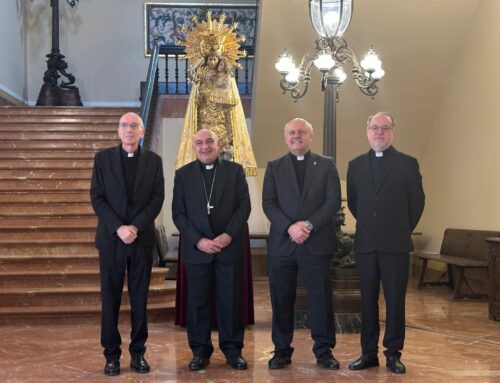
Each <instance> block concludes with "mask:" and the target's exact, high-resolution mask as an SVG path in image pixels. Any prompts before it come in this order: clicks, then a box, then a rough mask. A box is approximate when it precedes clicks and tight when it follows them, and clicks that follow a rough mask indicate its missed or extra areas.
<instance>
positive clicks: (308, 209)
mask: <svg viewBox="0 0 500 383" xmlns="http://www.w3.org/2000/svg"><path fill="white" fill-rule="evenodd" d="M284 139H285V143H286V145H287V146H288V149H289V152H288V153H287V154H285V155H284V156H282V157H280V158H278V159H276V160H273V161H269V163H268V164H267V169H266V174H265V176H264V186H263V188H262V207H263V208H264V213H265V214H266V216H267V218H268V219H269V221H271V230H270V231H269V239H268V241H267V243H268V246H267V247H268V270H269V290H270V294H271V304H272V308H273V323H272V340H273V343H274V356H273V357H272V358H271V359H270V360H269V361H268V366H269V368H270V369H281V368H284V367H286V366H287V365H289V364H290V363H291V362H292V353H293V351H294V348H293V347H292V346H291V343H292V339H293V322H294V312H293V306H294V304H295V297H296V290H297V273H299V274H300V275H301V277H302V278H303V280H304V283H305V285H306V290H307V300H308V302H309V309H310V314H311V337H312V338H313V340H314V346H313V353H314V356H315V357H316V362H317V364H318V365H319V366H321V367H324V368H327V369H329V370H337V369H338V368H339V362H338V361H337V359H335V358H334V356H333V354H332V349H333V348H334V347H335V329H334V316H333V307H332V291H331V286H330V260H331V258H332V256H333V253H334V252H335V248H336V241H335V226H334V222H333V221H334V217H335V214H336V212H337V211H338V210H339V209H340V203H341V196H340V181H339V176H338V173H337V169H336V168H335V164H334V162H333V159H332V158H330V157H325V156H321V155H318V154H315V153H312V152H311V150H310V146H311V143H312V139H313V128H312V126H311V124H310V123H309V122H307V121H306V120H304V119H302V118H295V119H293V120H291V121H290V122H288V124H286V126H285V130H284Z"/></svg>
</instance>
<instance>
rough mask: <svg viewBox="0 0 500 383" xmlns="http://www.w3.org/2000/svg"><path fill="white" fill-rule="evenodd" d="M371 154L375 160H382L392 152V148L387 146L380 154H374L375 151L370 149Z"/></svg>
mask: <svg viewBox="0 0 500 383" xmlns="http://www.w3.org/2000/svg"><path fill="white" fill-rule="evenodd" d="M372 152H373V156H374V157H375V158H383V157H384V156H387V155H389V154H390V153H391V152H392V146H389V147H388V148H387V149H385V150H383V151H381V152H376V151H375V150H373V149H372Z"/></svg>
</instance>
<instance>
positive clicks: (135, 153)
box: [120, 146, 141, 158]
mask: <svg viewBox="0 0 500 383" xmlns="http://www.w3.org/2000/svg"><path fill="white" fill-rule="evenodd" d="M140 148H141V147H140V146H139V147H138V148H137V150H136V151H135V152H132V153H129V152H127V151H126V150H125V149H123V146H120V149H121V151H122V154H123V156H124V157H127V158H134V157H135V156H137V155H138V154H139V150H140Z"/></svg>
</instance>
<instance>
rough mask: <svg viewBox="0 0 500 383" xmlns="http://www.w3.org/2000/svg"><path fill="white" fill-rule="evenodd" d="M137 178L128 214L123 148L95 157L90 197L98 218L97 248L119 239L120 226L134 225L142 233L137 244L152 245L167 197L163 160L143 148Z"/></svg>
mask: <svg viewBox="0 0 500 383" xmlns="http://www.w3.org/2000/svg"><path fill="white" fill-rule="evenodd" d="M140 151H141V152H140V155H139V163H138V165H137V174H136V177H135V187H134V201H133V204H132V206H131V210H132V211H130V212H129V214H128V215H129V217H132V218H131V220H130V222H126V221H125V217H126V214H127V191H126V187H125V178H124V175H123V166H122V161H121V157H120V156H121V155H122V154H121V149H120V146H116V147H113V148H109V149H106V150H103V151H101V152H99V153H97V154H96V156H95V161H94V169H93V172H92V182H91V186H90V198H91V202H92V207H93V208H94V211H95V213H96V215H97V218H98V224H97V231H96V237H95V240H96V246H97V247H98V248H101V247H104V246H107V245H109V244H111V243H112V242H113V241H115V240H116V238H117V235H116V230H117V229H118V228H119V227H120V226H121V225H134V226H135V227H137V229H138V230H139V233H138V237H137V243H138V244H140V245H142V246H153V244H154V239H155V232H154V227H155V225H154V220H155V218H156V217H157V216H158V214H159V213H160V210H161V208H162V205H163V200H164V198H165V192H164V189H165V181H164V178H163V166H162V161H161V157H160V156H158V155H157V154H155V153H153V152H150V151H148V150H146V149H143V148H141V149H140Z"/></svg>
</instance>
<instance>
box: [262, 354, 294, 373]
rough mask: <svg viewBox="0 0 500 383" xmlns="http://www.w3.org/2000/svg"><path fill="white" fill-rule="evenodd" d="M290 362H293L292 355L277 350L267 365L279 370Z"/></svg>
mask: <svg viewBox="0 0 500 383" xmlns="http://www.w3.org/2000/svg"><path fill="white" fill-rule="evenodd" d="M290 363H292V358H291V357H289V356H286V355H283V354H280V353H278V352H275V353H274V356H273V357H272V358H271V359H269V362H267V365H268V366H269V368H270V369H271V370H278V369H280V368H284V367H285V366H286V365H287V364H290Z"/></svg>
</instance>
